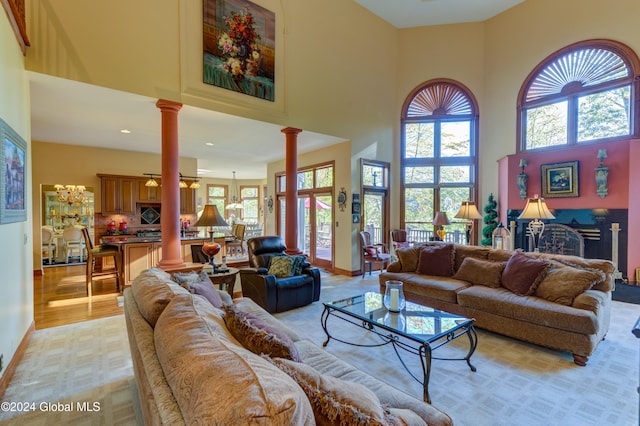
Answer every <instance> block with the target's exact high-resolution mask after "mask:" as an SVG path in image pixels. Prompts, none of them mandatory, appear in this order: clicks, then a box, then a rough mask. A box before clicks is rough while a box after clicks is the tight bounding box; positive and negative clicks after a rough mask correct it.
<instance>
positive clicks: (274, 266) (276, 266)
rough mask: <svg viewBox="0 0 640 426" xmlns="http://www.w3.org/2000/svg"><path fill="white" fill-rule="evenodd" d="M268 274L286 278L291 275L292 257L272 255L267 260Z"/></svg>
mask: <svg viewBox="0 0 640 426" xmlns="http://www.w3.org/2000/svg"><path fill="white" fill-rule="evenodd" d="M268 273H269V274H270V275H275V276H276V277H277V278H287V277H290V276H292V275H293V259H292V258H291V256H274V257H272V258H271V261H270V262H269V272H268Z"/></svg>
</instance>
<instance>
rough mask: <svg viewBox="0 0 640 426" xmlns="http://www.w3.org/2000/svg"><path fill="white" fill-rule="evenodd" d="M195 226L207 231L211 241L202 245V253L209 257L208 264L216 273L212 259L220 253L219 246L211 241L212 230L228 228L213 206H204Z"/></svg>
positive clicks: (216, 208)
mask: <svg viewBox="0 0 640 426" xmlns="http://www.w3.org/2000/svg"><path fill="white" fill-rule="evenodd" d="M195 226H206V227H207V228H211V229H208V231H209V236H210V237H211V241H210V242H208V243H204V244H203V245H202V252H203V253H204V254H206V255H207V256H209V263H211V267H212V268H213V272H215V271H216V264H215V262H214V261H213V258H214V256H215V255H216V254H218V253H219V252H220V248H221V247H220V244H218V243H216V242H215V241H214V239H213V228H212V227H214V226H228V224H227V222H226V221H225V220H224V218H223V217H222V216H221V215H220V212H218V207H216V206H214V205H213V204H207V205H205V206H204V210H203V211H202V214H201V215H200V218H199V219H198V221H197V222H196V224H195Z"/></svg>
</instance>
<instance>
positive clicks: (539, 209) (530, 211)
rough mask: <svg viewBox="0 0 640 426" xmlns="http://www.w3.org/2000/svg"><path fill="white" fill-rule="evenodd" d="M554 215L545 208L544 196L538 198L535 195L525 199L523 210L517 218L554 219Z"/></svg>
mask: <svg viewBox="0 0 640 426" xmlns="http://www.w3.org/2000/svg"><path fill="white" fill-rule="evenodd" d="M555 218H556V217H555V216H554V215H553V214H552V213H551V212H550V211H549V208H547V203H545V202H544V198H538V196H537V195H536V196H535V197H533V198H529V199H527V205H526V206H524V210H522V213H520V216H518V219H555Z"/></svg>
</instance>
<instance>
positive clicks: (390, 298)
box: [382, 280, 406, 312]
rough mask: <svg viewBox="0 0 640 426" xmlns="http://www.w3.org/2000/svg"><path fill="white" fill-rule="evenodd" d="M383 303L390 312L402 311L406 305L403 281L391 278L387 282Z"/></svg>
mask: <svg viewBox="0 0 640 426" xmlns="http://www.w3.org/2000/svg"><path fill="white" fill-rule="evenodd" d="M386 286H387V289H386V291H385V293H384V298H383V301H382V302H383V303H384V306H385V308H387V310H389V312H400V311H402V310H403V309H404V307H405V305H406V300H405V298H404V291H403V290H402V288H403V284H402V281H395V280H390V281H387V282H386Z"/></svg>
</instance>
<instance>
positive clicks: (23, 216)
mask: <svg viewBox="0 0 640 426" xmlns="http://www.w3.org/2000/svg"><path fill="white" fill-rule="evenodd" d="M26 151H27V143H26V142H25V141H24V139H22V138H21V137H20V135H19V134H18V133H16V132H15V131H14V130H13V129H12V128H11V126H9V125H8V124H7V123H5V121H4V120H2V119H0V153H1V154H2V157H1V158H2V159H3V164H2V170H1V171H0V223H11V222H24V221H25V220H27V208H26V201H25V200H26V195H27V194H26V167H27V165H26V158H27V156H26Z"/></svg>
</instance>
